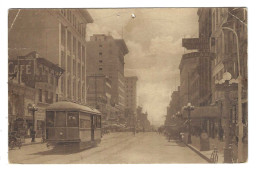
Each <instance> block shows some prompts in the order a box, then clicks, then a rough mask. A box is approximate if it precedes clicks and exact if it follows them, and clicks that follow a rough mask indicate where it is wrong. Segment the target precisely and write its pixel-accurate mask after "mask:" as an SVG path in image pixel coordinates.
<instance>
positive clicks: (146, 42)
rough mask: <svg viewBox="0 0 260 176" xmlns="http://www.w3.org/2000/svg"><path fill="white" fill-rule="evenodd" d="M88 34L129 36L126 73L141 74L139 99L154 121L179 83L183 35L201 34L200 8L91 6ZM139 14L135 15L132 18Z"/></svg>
mask: <svg viewBox="0 0 260 176" xmlns="http://www.w3.org/2000/svg"><path fill="white" fill-rule="evenodd" d="M88 11H89V13H90V14H91V16H92V18H93V20H94V22H93V23H92V24H88V26H87V35H88V37H89V36H91V35H93V34H111V35H112V36H113V37H114V38H122V37H123V39H124V40H125V42H126V45H127V47H128V50H129V53H128V54H127V55H126V56H125V63H126V64H125V76H138V86H137V94H138V97H137V101H138V105H141V106H142V107H143V109H144V111H147V112H148V118H149V120H150V122H152V124H154V125H161V124H163V122H164V120H165V117H164V116H165V115H166V108H167V106H168V104H169V102H170V99H171V93H172V91H174V90H176V89H177V86H179V69H178V67H179V63H180V60H181V56H182V54H183V53H184V52H187V51H185V50H184V49H183V48H182V47H181V40H182V38H183V37H197V36H198V16H197V9H196V8H147V9H142V8H138V9H89V10H88ZM131 14H135V16H136V17H135V18H134V19H133V18H131Z"/></svg>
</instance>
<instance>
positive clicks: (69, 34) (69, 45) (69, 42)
mask: <svg viewBox="0 0 260 176" xmlns="http://www.w3.org/2000/svg"><path fill="white" fill-rule="evenodd" d="M67 35H68V36H67V48H68V50H69V51H70V52H71V32H70V31H68V34H67Z"/></svg>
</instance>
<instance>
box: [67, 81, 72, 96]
mask: <svg viewBox="0 0 260 176" xmlns="http://www.w3.org/2000/svg"><path fill="white" fill-rule="evenodd" d="M67 82H68V85H67V86H68V87H67V94H68V97H69V98H70V96H71V94H70V93H71V92H70V86H71V83H70V78H68V81H67Z"/></svg>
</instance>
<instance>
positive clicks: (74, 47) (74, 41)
mask: <svg viewBox="0 0 260 176" xmlns="http://www.w3.org/2000/svg"><path fill="white" fill-rule="evenodd" d="M73 54H74V55H76V38H75V37H73Z"/></svg>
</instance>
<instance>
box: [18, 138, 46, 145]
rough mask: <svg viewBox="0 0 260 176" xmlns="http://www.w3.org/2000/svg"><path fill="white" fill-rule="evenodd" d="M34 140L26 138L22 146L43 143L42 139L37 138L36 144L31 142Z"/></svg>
mask: <svg viewBox="0 0 260 176" xmlns="http://www.w3.org/2000/svg"><path fill="white" fill-rule="evenodd" d="M31 141H32V138H25V139H24V142H22V146H26V145H33V144H40V143H41V142H42V138H35V142H31Z"/></svg>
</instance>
